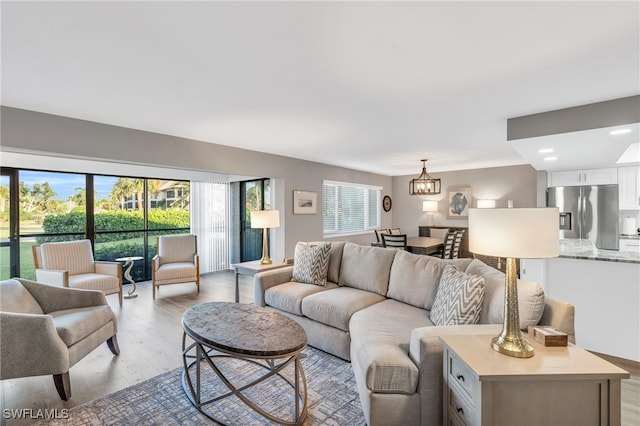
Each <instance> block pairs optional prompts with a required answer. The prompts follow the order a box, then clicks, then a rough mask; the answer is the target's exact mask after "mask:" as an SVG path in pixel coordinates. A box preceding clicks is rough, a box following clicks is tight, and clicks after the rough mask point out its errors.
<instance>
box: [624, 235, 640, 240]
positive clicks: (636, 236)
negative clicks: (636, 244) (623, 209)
mask: <svg viewBox="0 0 640 426" xmlns="http://www.w3.org/2000/svg"><path fill="white" fill-rule="evenodd" d="M620 239H621V240H640V235H625V234H620Z"/></svg>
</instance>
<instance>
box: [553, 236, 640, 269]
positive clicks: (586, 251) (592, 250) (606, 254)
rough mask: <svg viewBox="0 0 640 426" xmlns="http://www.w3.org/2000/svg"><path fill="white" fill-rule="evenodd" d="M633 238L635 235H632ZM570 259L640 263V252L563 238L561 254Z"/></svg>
mask: <svg viewBox="0 0 640 426" xmlns="http://www.w3.org/2000/svg"><path fill="white" fill-rule="evenodd" d="M630 237H631V238H633V236H630ZM559 257H564V258H569V259H586V260H604V261H608V262H625V263H640V253H634V252H621V251H618V250H603V249H599V248H596V247H595V246H594V245H593V243H592V242H591V241H589V240H577V239H561V240H560V256H559Z"/></svg>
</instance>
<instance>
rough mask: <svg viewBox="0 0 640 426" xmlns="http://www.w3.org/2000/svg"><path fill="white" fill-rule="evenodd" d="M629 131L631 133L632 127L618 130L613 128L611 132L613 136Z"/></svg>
mask: <svg viewBox="0 0 640 426" xmlns="http://www.w3.org/2000/svg"><path fill="white" fill-rule="evenodd" d="M627 133H631V129H618V130H612V131H610V132H609V134H610V135H611V136H616V135H624V134H627Z"/></svg>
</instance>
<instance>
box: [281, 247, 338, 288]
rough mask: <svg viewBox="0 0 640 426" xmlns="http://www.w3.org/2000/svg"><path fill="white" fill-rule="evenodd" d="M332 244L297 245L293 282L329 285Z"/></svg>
mask: <svg viewBox="0 0 640 426" xmlns="http://www.w3.org/2000/svg"><path fill="white" fill-rule="evenodd" d="M330 250H331V244H330V243H302V242H299V243H298V244H296V249H295V254H294V262H293V278H291V279H292V280H293V281H298V282H301V283H307V284H315V285H321V286H324V285H326V284H327V270H328V269H329V252H330Z"/></svg>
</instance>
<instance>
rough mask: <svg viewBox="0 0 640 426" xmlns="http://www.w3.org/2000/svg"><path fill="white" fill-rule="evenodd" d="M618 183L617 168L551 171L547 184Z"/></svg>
mask: <svg viewBox="0 0 640 426" xmlns="http://www.w3.org/2000/svg"><path fill="white" fill-rule="evenodd" d="M616 183H618V169H616V168H615V167H610V168H606V169H590V170H569V171H564V172H551V178H550V183H549V186H579V185H609V184H616Z"/></svg>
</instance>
